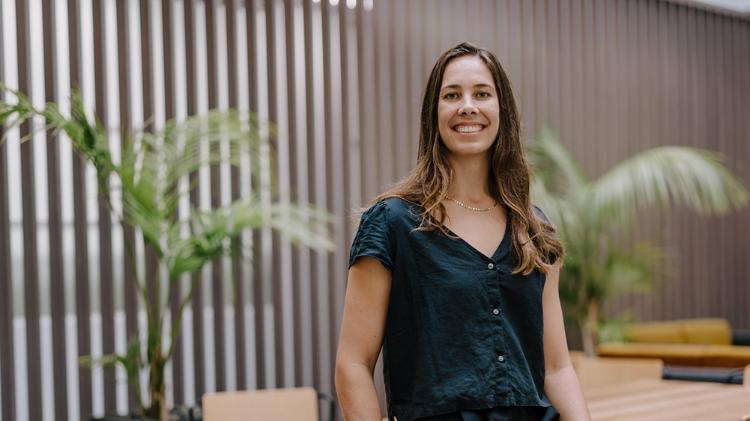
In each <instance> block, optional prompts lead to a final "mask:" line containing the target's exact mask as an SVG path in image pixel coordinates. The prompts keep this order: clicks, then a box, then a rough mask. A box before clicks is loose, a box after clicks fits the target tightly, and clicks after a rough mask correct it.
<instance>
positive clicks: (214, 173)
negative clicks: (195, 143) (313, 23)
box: [205, 0, 226, 391]
mask: <svg viewBox="0 0 750 421" xmlns="http://www.w3.org/2000/svg"><path fill="white" fill-rule="evenodd" d="M215 9H216V3H215V2H214V0H205V10H206V48H207V49H208V63H207V67H208V81H207V82H208V108H209V109H215V108H217V107H218V106H219V76H218V65H219V51H218V47H219V46H218V45H217V43H216V38H217V36H216V31H217V29H216V27H215V21H214V13H215ZM219 148H220V143H219V142H215V143H213V144H212V145H211V149H216V150H218V149H219ZM221 182H222V181H221V169H220V168H219V166H218V165H213V166H211V207H212V208H218V207H220V206H221ZM222 263H223V258H222V257H218V258H216V259H214V260H213V261H212V262H211V286H212V289H211V290H212V292H211V295H212V298H213V303H212V304H213V311H214V356H215V359H214V361H215V365H216V368H215V370H216V373H215V376H216V390H217V391H222V390H226V359H225V357H224V356H225V355H226V354H225V352H224V268H223V265H222Z"/></svg>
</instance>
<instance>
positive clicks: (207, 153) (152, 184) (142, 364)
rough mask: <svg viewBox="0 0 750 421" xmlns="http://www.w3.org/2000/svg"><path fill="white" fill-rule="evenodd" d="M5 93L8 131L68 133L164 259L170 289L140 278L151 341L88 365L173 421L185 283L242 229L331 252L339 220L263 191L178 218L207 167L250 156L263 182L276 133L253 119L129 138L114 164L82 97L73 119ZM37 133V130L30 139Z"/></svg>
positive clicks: (210, 117) (102, 186) (216, 118)
mask: <svg viewBox="0 0 750 421" xmlns="http://www.w3.org/2000/svg"><path fill="white" fill-rule="evenodd" d="M3 90H5V91H6V92H9V93H11V94H12V95H13V96H14V97H15V101H13V102H12V103H11V102H5V101H2V100H0V124H4V125H6V128H10V127H16V126H19V125H20V124H22V123H23V122H25V121H27V120H29V119H32V121H33V119H34V118H35V117H40V118H41V119H44V121H46V124H45V125H40V126H39V127H36V128H35V129H34V130H32V133H33V132H35V131H36V130H50V131H51V132H52V134H57V133H60V132H63V133H65V135H66V136H67V138H68V139H70V141H71V142H72V145H73V147H74V149H75V150H76V151H77V153H79V154H80V155H81V156H83V157H84V158H85V159H86V160H87V161H88V162H89V163H91V164H92V165H93V166H94V168H95V169H96V172H97V176H98V188H99V194H100V196H101V197H102V198H104V199H105V200H106V202H107V204H108V205H109V207H110V211H111V212H112V214H113V215H114V216H115V217H116V218H117V219H119V221H120V222H121V223H124V224H126V225H128V226H131V227H134V228H137V229H138V230H139V231H140V233H141V234H142V238H143V241H144V242H145V243H146V245H147V246H148V247H150V248H151V249H152V250H153V251H154V253H155V255H156V256H157V259H158V261H159V266H160V267H161V268H164V269H166V270H165V272H166V273H167V274H168V280H167V281H168V282H166V283H165V284H166V288H167V290H166V291H162V288H161V285H162V282H161V279H159V276H160V275H159V272H160V270H156V271H155V273H151V274H147V275H146V276H147V277H148V278H149V279H148V282H146V280H144V279H137V276H136V279H135V283H136V285H137V289H138V295H139V297H140V299H141V301H142V304H143V307H144V308H145V310H146V316H147V333H146V338H147V339H146V344H141V343H140V341H139V339H138V337H133V338H130V340H129V345H128V347H127V352H126V353H125V354H123V355H107V356H105V357H103V358H101V359H98V360H96V361H93V360H92V359H91V358H82V359H81V363H82V364H84V365H91V364H105V365H106V364H122V365H123V367H124V368H125V371H126V372H127V375H128V382H129V384H130V385H131V387H132V388H133V390H134V392H135V393H134V394H135V396H136V399H137V400H138V404H139V408H140V413H141V415H143V416H146V417H149V418H158V419H160V420H165V419H167V408H166V401H165V384H164V380H165V378H164V375H165V366H166V364H167V362H168V361H169V360H170V358H171V357H172V354H173V352H174V344H176V343H177V342H178V341H177V339H178V336H179V333H180V323H181V321H182V314H183V310H184V309H185V307H186V305H187V304H188V303H189V302H190V300H191V298H192V296H193V294H194V293H195V291H196V290H197V288H198V283H197V280H198V279H199V277H194V278H193V279H194V280H193V281H190V282H188V283H187V284H185V283H184V282H183V280H184V279H185V278H186V277H185V276H184V275H187V274H192V273H195V272H198V271H200V270H201V269H202V268H203V266H204V265H205V264H206V263H208V262H211V261H213V260H214V259H216V258H218V257H221V256H223V255H226V254H227V252H228V251H229V249H230V248H229V247H226V245H227V244H228V243H229V242H230V241H232V240H235V239H237V237H238V236H239V235H240V234H241V233H242V232H243V231H244V230H252V229H260V228H265V227H270V228H272V229H274V230H276V231H278V232H279V233H280V234H281V235H283V236H285V237H286V238H288V239H290V240H291V241H292V242H295V243H298V244H302V245H305V246H308V247H312V248H316V249H322V250H332V249H333V244H332V242H331V241H330V239H329V234H328V227H329V225H330V223H331V216H330V215H329V214H328V213H326V212H324V211H321V210H318V209H315V208H313V207H311V206H309V205H306V204H282V203H281V202H279V201H277V200H271V201H268V200H266V201H264V200H261V196H263V195H260V194H257V193H256V194H254V195H252V196H250V197H246V198H242V199H239V200H236V201H234V202H232V203H231V204H228V205H226V206H222V207H219V208H215V209H211V210H209V211H199V210H197V209H192V211H191V212H190V215H189V216H180V215H179V212H178V208H179V203H180V200H181V199H182V198H183V197H185V196H186V195H188V194H189V193H190V191H191V190H192V189H194V188H195V185H193V184H188V183H186V182H183V181H185V180H187V179H188V178H189V176H190V175H191V174H193V173H195V172H196V171H197V170H199V169H200V168H202V167H205V166H211V165H219V164H220V163H222V162H229V164H231V165H234V166H238V165H240V162H241V161H242V159H243V157H245V159H247V158H250V160H251V161H252V164H251V169H252V171H253V172H254V177H257V176H258V169H259V168H261V165H260V161H261V156H262V154H263V150H264V148H263V142H262V137H261V135H260V133H262V131H265V132H267V133H270V132H271V128H270V126H269V125H267V124H264V123H262V122H260V121H259V120H258V119H257V118H255V117H253V116H252V115H251V114H249V113H248V114H246V115H242V114H240V113H238V112H236V111H231V110H229V111H212V112H209V113H207V114H205V115H200V116H194V117H190V118H187V119H186V120H185V121H182V122H176V121H170V122H167V123H166V125H165V127H164V128H163V129H161V130H159V131H155V132H153V133H150V132H145V131H140V132H136V131H134V132H131V133H125V134H124V136H123V145H125V147H124V148H123V151H122V158H121V159H120V160H119V162H116V161H115V159H113V155H112V153H111V151H110V149H109V144H108V139H107V135H106V131H105V129H104V127H102V125H101V124H100V123H99V122H98V121H96V120H94V121H93V122H92V121H91V120H90V119H89V118H88V117H87V115H86V112H85V111H84V106H83V102H82V100H81V97H80V96H79V95H77V94H74V95H73V96H72V101H71V113H70V116H66V115H63V113H62V112H61V111H60V107H59V106H58V105H57V104H55V103H48V104H46V106H45V107H44V108H43V109H37V108H35V107H34V106H33V105H32V104H31V102H30V101H29V99H28V98H27V97H26V96H25V95H24V94H23V93H21V92H18V91H14V90H10V89H7V88H4V87H1V86H0V92H2V91H3ZM6 134H7V132H6ZM30 137H31V134H29V135H28V136H26V137H25V139H22V141H25V140H27V139H28V138H30ZM3 140H4V139H3ZM0 141H1V140H0ZM220 144H224V145H226V148H225V150H226V149H228V151H229V153H226V152H222V150H221V147H220V146H219V145H220ZM113 181H118V183H115V182H113ZM261 189H265V190H266V191H267V192H268V193H272V188H271V187H270V185H269V186H261ZM115 190H119V195H120V196H121V198H122V207H121V210H119V211H118V210H116V209H120V208H119V207H114V206H112V196H113V195H112V193H113V192H115ZM126 241H127V236H126ZM133 246H134V244H126V251H127V253H128V256H129V258H130V263H131V264H132V265H133V269H134V270H133V273H137V271H136V270H135V265H136V262H135V258H134V254H133ZM234 251H236V248H235V250H234ZM147 284H148V285H150V286H149V287H147ZM180 285H184V286H182V287H181V289H182V291H183V295H182V297H181V299H180V302H179V307H178V311H177V313H176V314H175V315H173V317H174V319H173V320H172V322H171V329H170V335H169V341H168V342H167V341H165V340H164V339H165V338H164V337H163V335H162V332H163V328H164V327H165V323H166V320H165V317H167V316H168V315H169V313H170V311H169V308H170V307H169V301H168V300H169V297H170V295H171V291H172V290H173V288H178V287H179V286H180ZM143 372H147V373H148V378H149V380H148V391H147V395H148V397H149V399H148V401H146V402H144V401H143V400H142V399H141V396H142V394H141V388H140V383H139V376H140V374H141V373H143Z"/></svg>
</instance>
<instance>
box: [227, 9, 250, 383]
mask: <svg viewBox="0 0 750 421" xmlns="http://www.w3.org/2000/svg"><path fill="white" fill-rule="evenodd" d="M225 7H226V20H227V57H228V60H229V63H228V69H229V75H228V76H229V107H230V108H234V109H238V108H239V101H238V99H237V98H238V91H239V85H238V78H239V75H238V73H237V56H236V52H237V27H236V19H237V13H238V10H237V3H236V1H235V0H228V1H227V2H226V4H225ZM231 184H232V190H231V197H232V200H237V199H239V198H240V196H241V193H240V171H239V169H238V168H237V167H234V166H233V167H232V169H231ZM231 250H232V285H233V287H232V288H233V293H234V297H235V299H234V346H235V361H236V362H235V364H236V367H237V370H236V372H237V390H244V389H246V388H247V375H246V373H247V363H246V361H247V355H246V353H245V352H246V351H245V300H244V297H245V293H244V290H245V283H244V281H243V271H242V241H241V239H240V238H239V237H238V238H236V239H234V240H232V243H231Z"/></svg>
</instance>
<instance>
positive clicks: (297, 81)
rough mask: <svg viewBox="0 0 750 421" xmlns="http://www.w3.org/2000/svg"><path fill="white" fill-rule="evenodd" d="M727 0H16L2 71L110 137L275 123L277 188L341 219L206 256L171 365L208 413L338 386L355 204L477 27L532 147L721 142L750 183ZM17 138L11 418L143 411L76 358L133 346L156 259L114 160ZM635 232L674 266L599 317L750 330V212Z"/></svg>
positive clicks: (598, 168) (245, 175) (106, 376)
mask: <svg viewBox="0 0 750 421" xmlns="http://www.w3.org/2000/svg"><path fill="white" fill-rule="evenodd" d="M711 3H714V2H708V1H700V2H698V1H663V0H597V1H594V0H565V1H551V0H369V1H368V0H364V1H362V0H330V1H329V0H318V1H313V0H277V1H272V0H265V1H263V0H213V1H211V0H119V1H115V0H2V1H1V2H0V4H1V5H2V7H0V18H1V19H0V22H1V23H0V26H1V28H2V30H1V31H0V62H1V63H2V64H1V65H0V80H1V81H2V82H3V84H5V85H7V86H8V87H11V88H14V89H18V90H20V91H22V92H25V93H26V94H27V95H28V96H29V98H30V100H31V102H32V103H33V104H34V105H36V106H39V107H41V106H43V104H44V103H45V102H47V101H55V102H58V103H60V104H61V108H62V109H63V110H67V109H69V97H70V95H71V92H72V89H74V88H77V89H79V90H80V92H81V94H82V97H83V102H84V105H85V107H86V109H87V110H88V112H89V113H91V115H93V114H94V113H95V114H96V116H97V117H98V119H99V120H100V121H101V123H102V125H103V127H105V128H106V132H107V134H108V141H109V147H110V148H111V149H112V151H118V150H120V149H121V148H122V147H123V144H122V142H121V133H122V130H121V129H123V128H125V129H139V128H144V127H146V130H147V131H148V130H158V129H160V128H163V127H164V125H165V122H166V121H168V120H171V119H175V120H177V121H181V120H184V119H185V118H187V116H191V115H195V114H199V113H203V112H206V111H207V110H209V109H215V108H218V109H228V108H236V109H239V110H246V111H252V112H253V113H255V114H256V115H257V116H258V117H259V118H261V119H263V120H269V121H271V122H272V123H273V124H274V125H275V127H276V132H275V135H273V136H270V137H269V140H270V144H271V148H270V155H271V156H272V161H273V163H274V164H273V165H268V166H265V167H264V169H263V171H262V172H263V173H264V174H266V175H267V177H269V179H273V180H275V185H276V187H277V190H278V197H279V200H281V201H282V202H284V201H286V202H289V201H299V202H310V203H312V204H314V205H316V206H318V207H320V208H323V209H326V210H328V211H329V212H331V213H332V214H333V215H334V216H335V219H334V225H333V228H332V232H331V234H332V237H331V238H332V239H333V241H334V243H335V245H336V249H335V251H333V252H331V253H327V252H323V251H313V250H310V249H307V248H304V247H297V246H295V245H293V244H292V243H290V242H289V241H288V240H286V239H284V238H283V237H280V236H279V235H277V234H276V233H275V232H272V231H271V230H270V229H263V230H257V231H253V232H247V233H244V234H243V235H242V238H241V240H242V242H243V245H244V248H243V253H242V254H241V255H234V256H228V257H223V258H220V259H217V260H214V261H213V262H212V263H211V264H209V265H207V266H206V267H204V268H203V269H202V271H201V272H200V273H199V275H197V276H198V277H199V278H200V279H202V280H203V281H204V282H201V283H200V287H199V288H198V290H197V292H196V294H195V295H194V296H193V297H192V299H191V303H190V305H189V306H188V309H187V311H186V315H185V319H184V321H183V324H182V326H181V329H182V335H181V336H180V338H179V341H180V342H179V343H178V344H177V347H176V352H175V355H174V358H173V360H172V361H171V363H170V364H169V365H168V367H167V373H168V374H167V379H166V383H167V389H166V390H167V399H168V402H170V404H185V405H194V404H196V403H199V402H200V397H201V396H202V395H203V394H204V393H205V392H211V391H222V390H239V389H256V388H280V387H293V386H303V385H304V386H312V387H314V388H316V389H317V390H318V391H320V392H324V393H328V394H330V395H334V393H335V392H334V390H333V367H334V360H335V350H336V343H337V335H338V330H339V322H340V317H341V311H342V305H343V299H344V292H345V285H346V269H347V267H346V261H347V257H348V247H349V244H350V243H351V240H352V237H353V235H354V230H355V229H356V225H357V219H356V218H355V217H354V212H355V211H356V210H357V209H358V208H360V207H361V206H365V205H366V204H367V203H368V202H369V200H370V199H371V198H373V197H374V196H375V195H376V194H377V193H379V192H381V191H383V190H384V189H385V188H386V187H387V186H388V185H389V184H390V183H393V182H395V181H396V180H398V179H399V178H401V177H403V176H404V175H406V174H407V172H408V171H409V169H410V168H411V167H412V165H414V163H415V162H416V146H417V137H418V129H419V112H420V102H421V94H422V90H423V88H424V83H425V82H426V80H427V76H428V73H429V70H430V69H431V66H432V64H433V63H434V61H435V60H436V59H437V57H438V56H439V55H440V54H441V53H442V52H443V51H445V50H446V49H448V48H450V47H452V46H454V45H455V44H457V43H459V42H461V41H466V40H468V41H471V42H474V43H476V44H479V45H481V46H484V47H487V48H488V49H490V50H492V51H493V52H495V53H496V54H497V56H498V58H499V59H500V61H501V63H502V64H503V66H504V67H505V69H506V71H507V73H508V75H509V77H510V79H511V82H512V85H513V88H514V91H515V94H516V99H517V101H518V103H519V105H520V110H521V118H522V124H523V125H522V133H523V136H524V138H526V139H532V138H535V137H537V136H540V134H541V132H542V130H543V129H545V128H546V129H549V130H550V132H551V133H554V135H555V136H556V137H557V138H559V140H560V142H561V143H562V144H563V145H564V146H565V147H566V148H567V149H568V150H569V151H570V153H571V155H572V157H573V158H574V159H575V160H576V161H577V162H578V163H579V165H580V166H581V168H582V170H583V171H584V172H585V173H586V175H587V176H588V177H589V178H590V179H596V178H597V177H599V176H601V175H602V174H604V173H606V172H607V171H608V170H609V169H610V168H612V167H613V166H614V165H615V164H617V163H619V162H621V161H623V160H624V159H626V158H628V157H630V156H632V155H634V154H636V153H638V152H639V151H642V150H645V149H648V148H652V147H656V146H662V145H685V146H693V147H698V148H702V149H708V150H712V151H716V152H718V153H720V154H721V155H722V156H723V157H724V164H725V165H726V166H727V167H728V169H729V170H730V171H731V172H732V173H733V174H734V175H735V176H736V177H737V178H738V180H739V181H740V182H741V183H742V184H743V185H745V186H748V185H750V166H748V165H747V162H746V161H747V160H748V158H750V119H749V118H748V115H749V114H748V112H749V111H750V6H748V5H744V6H743V5H742V4H741V3H746V2H729V1H723V2H716V4H711ZM732 3H734V4H732ZM743 7H744V9H743ZM5 95H6V97H5V99H6V100H8V101H10V96H9V94H8V93H7V92H6V93H5ZM2 130H3V133H2V134H3V135H5V136H7V139H6V141H5V142H4V143H2V145H0V308H1V309H2V310H1V313H0V376H2V382H0V388H1V395H0V402H1V405H0V410H1V411H2V412H0V419H3V420H6V419H7V420H13V419H18V420H38V419H44V420H53V419H54V420H66V419H87V418H88V417H89V416H91V415H92V414H93V415H101V414H104V413H105V412H106V413H115V412H119V413H127V412H128V411H130V410H132V409H133V408H134V405H135V403H134V402H135V400H134V396H133V392H132V391H130V390H129V389H128V385H127V382H126V380H125V373H124V370H123V369H122V368H119V367H118V368H116V369H115V368H104V369H102V368H94V369H93V370H89V369H87V368H79V366H78V362H77V361H78V357H79V356H83V355H92V356H95V357H96V356H101V355H104V354H111V353H114V352H117V353H123V352H125V349H126V344H127V338H128V337H130V335H133V334H138V332H139V331H140V332H142V330H143V324H144V323H145V316H144V314H143V313H144V310H143V308H144V305H143V303H142V302H139V301H138V300H137V299H136V294H135V287H134V284H133V281H132V279H131V278H132V274H133V273H134V272H137V273H150V272H152V271H154V270H158V267H157V266H158V265H157V263H156V259H155V258H154V256H152V255H150V254H149V252H148V250H147V248H145V247H143V243H142V241H141V242H138V241H137V242H136V245H137V247H136V250H135V254H136V256H137V259H136V260H137V262H138V264H137V265H136V267H131V265H130V263H129V261H128V260H127V259H126V257H125V247H124V242H125V239H126V237H128V236H130V237H133V235H134V234H133V232H132V230H130V229H129V228H127V227H125V226H123V225H121V224H120V223H119V222H118V221H117V220H116V219H113V218H112V215H110V211H109V209H108V208H107V206H106V205H105V204H103V202H102V201H101V199H98V198H97V184H96V172H95V170H94V169H93V167H92V166H91V165H90V164H88V163H86V162H85V161H84V160H82V159H81V158H79V157H78V156H77V155H76V153H75V152H74V151H73V149H72V147H71V145H70V143H69V142H63V141H59V139H58V137H57V136H54V137H49V138H48V136H47V135H46V134H45V132H44V131H42V132H37V133H36V134H34V135H33V136H32V138H31V139H30V140H29V141H27V142H23V143H22V142H21V141H20V139H21V138H22V137H23V136H26V135H29V134H30V133H31V129H30V127H29V126H21V127H14V128H11V127H5V128H3V129H2ZM117 155H118V154H117V153H115V157H116V156H117ZM193 182H194V183H195V186H197V189H196V190H195V194H191V195H190V198H189V205H190V206H193V207H195V208H196V209H203V210H207V209H211V208H214V207H218V206H221V205H223V204H227V203H229V202H230V201H231V200H233V199H236V198H238V197H242V196H243V195H248V194H250V193H251V192H253V190H254V189H255V188H256V187H257V186H258V182H257V180H254V179H253V176H251V175H250V172H249V171H246V170H243V168H239V169H238V168H230V167H229V166H228V165H219V166H214V167H211V168H205V169H204V170H201V171H200V172H199V173H198V174H197V175H196V177H195V178H194V179H193ZM112 200H113V203H116V202H117V198H116V194H115V197H114V198H113V199H112ZM190 206H185V207H184V208H182V210H181V211H180V212H190ZM115 207H116V205H115ZM631 228H632V229H630V230H627V231H626V232H623V233H621V234H620V235H621V237H622V238H623V241H626V240H627V241H638V240H648V241H651V242H652V243H654V244H656V245H658V246H661V247H662V249H663V251H664V254H665V256H666V257H665V261H666V262H667V263H668V264H667V270H665V271H663V272H662V273H660V274H659V275H658V276H657V277H656V279H653V280H652V281H653V282H652V283H651V287H650V288H649V292H648V293H631V292H630V291H628V290H625V291H622V292H623V293H622V294H620V295H618V296H616V297H615V296H613V297H612V299H611V300H608V301H607V302H606V305H605V306H604V308H603V309H602V313H603V314H604V316H605V317H609V318H611V319H613V320H619V319H618V318H623V317H624V318H625V319H626V320H632V321H650V320H665V319H679V318H694V317H719V318H724V319H726V320H727V321H728V323H729V324H730V325H731V326H732V327H733V328H738V329H750V311H748V309H747V303H748V300H749V299H750V282H749V281H748V276H749V274H750V259H749V257H750V246H749V243H748V241H747V236H748V234H749V233H750V213H749V212H748V210H747V208H741V209H739V210H737V211H734V212H729V213H727V214H725V215H722V216H700V215H698V214H696V213H695V212H692V211H689V210H686V209H684V208H682V207H679V206H675V207H671V208H670V209H669V210H663V209H659V208H654V209H652V210H648V211H643V212H639V214H638V216H637V221H636V223H635V224H633V225H632V227H631ZM138 244H140V245H138ZM185 282H190V280H189V279H187V280H186V281H185ZM177 298H178V297H177V296H175V297H172V298H171V300H172V302H173V303H174V301H175V300H177ZM139 323H140V326H141V328H140V329H139ZM571 329H572V330H571V331H569V333H568V336H569V340H570V342H571V346H572V347H573V348H576V349H580V347H581V343H580V340H579V339H578V337H579V336H578V333H576V332H575V329H574V327H573V326H571ZM376 374H377V375H378V376H380V367H378V368H377V369H376ZM145 379H146V378H145V377H143V378H142V381H143V382H145V381H146V380H145ZM379 381H380V382H382V379H381V380H379Z"/></svg>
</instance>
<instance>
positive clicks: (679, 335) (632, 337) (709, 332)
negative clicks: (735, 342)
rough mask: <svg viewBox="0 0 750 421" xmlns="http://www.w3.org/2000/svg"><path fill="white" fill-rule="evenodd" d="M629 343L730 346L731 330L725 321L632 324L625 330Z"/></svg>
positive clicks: (691, 320)
mask: <svg viewBox="0 0 750 421" xmlns="http://www.w3.org/2000/svg"><path fill="white" fill-rule="evenodd" d="M625 337H626V338H627V340H628V341H629V342H639V343H685V344H713V345H731V343H732V329H731V327H730V326H729V322H727V321H726V319H721V318H707V319H684V320H673V321H663V322H645V323H633V324H631V325H630V326H628V327H627V328H626V330H625Z"/></svg>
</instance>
